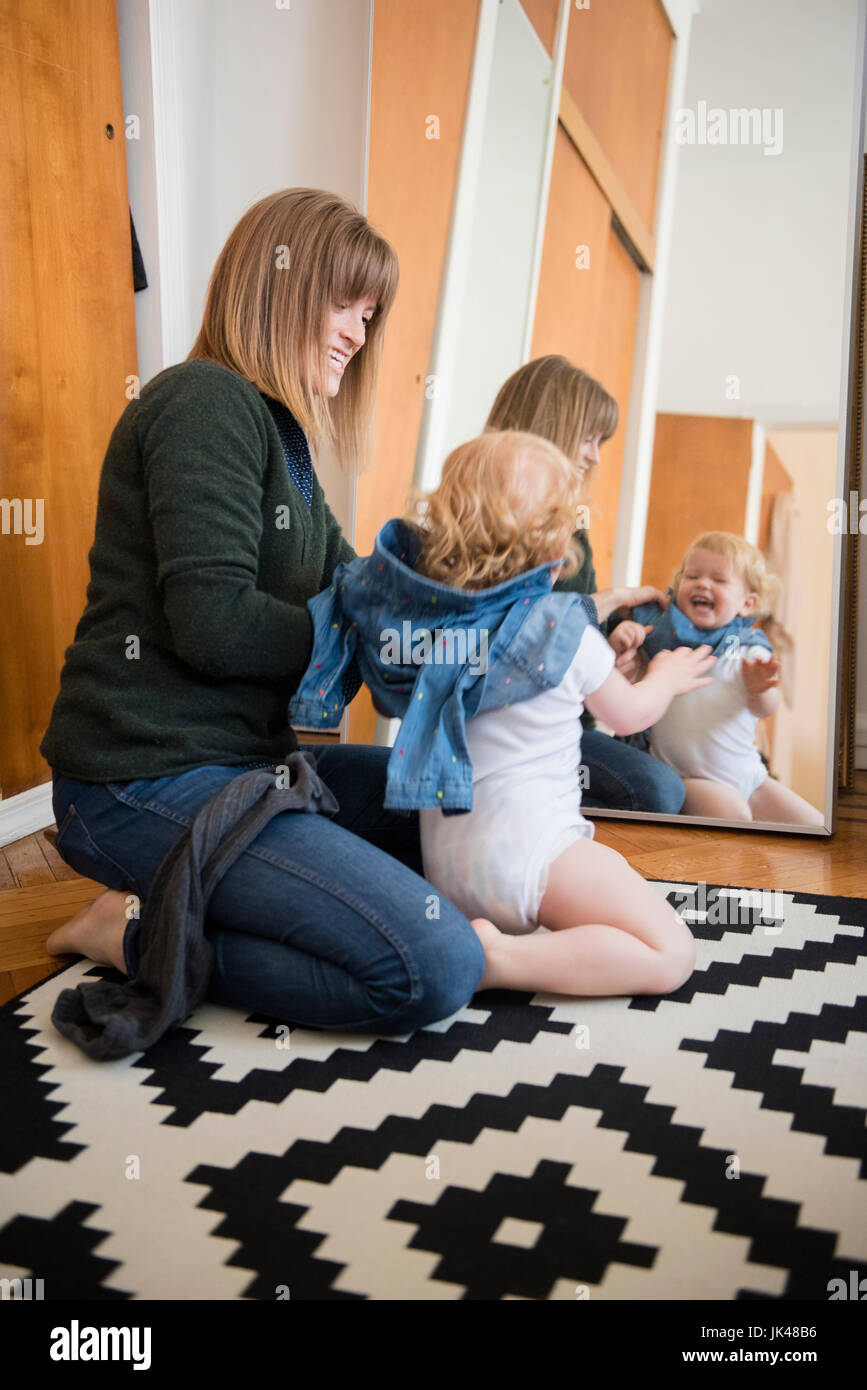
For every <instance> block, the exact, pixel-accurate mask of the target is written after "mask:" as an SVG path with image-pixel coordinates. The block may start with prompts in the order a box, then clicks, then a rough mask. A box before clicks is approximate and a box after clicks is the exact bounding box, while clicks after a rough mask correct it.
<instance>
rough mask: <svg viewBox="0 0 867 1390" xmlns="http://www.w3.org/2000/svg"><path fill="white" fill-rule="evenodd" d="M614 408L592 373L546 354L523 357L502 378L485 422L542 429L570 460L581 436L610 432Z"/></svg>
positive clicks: (583, 438)
mask: <svg viewBox="0 0 867 1390" xmlns="http://www.w3.org/2000/svg"><path fill="white" fill-rule="evenodd" d="M619 414H620V412H619V410H618V407H617V402H616V400H615V399H614V397H613V396H609V394H608V392H607V391H606V390H605V389H604V387H602V386H600V384H599V382H598V381H596V380H595V378H594V377H592V376H589V375H588V374H587V372H582V371H581V368H580V367H573V365H572V363H571V362H570V361H569V360H568V359H567V358H565V357H560V356H557V355H550V356H547V357H536V358H534V359H533V361H532V362H527V363H525V364H524V366H523V367H519V368H518V370H517V371H516V372H513V373H512V375H511V376H510V377H509V378H508V379H507V380H506V381H504V382H503V385H502V386H501V387H500V389H499V391H498V393H497V398H496V400H495V401H494V404H493V405H492V407H491V413H490V415H489V416H488V419H487V423H486V425H485V428H486V429H492V430H527V431H529V433H530V434H541V435H542V436H543V438H545V439H550V441H551V443H552V444H556V445H557V448H558V449H561V450H562V451H563V453H564V454H565V455H566V457H567V458H569V459H572V460H573V461H574V460H577V458H578V451H579V449H580V448H581V445H582V444H583V443H584V442H585V441H586V440H588V439H593V438H594V436H595V435H597V434H598V435H601V436H602V439H603V440H605V439H610V438H611V436H612V434H613V433H614V431H615V430H616V429H617V422H618V419H619ZM591 472H592V469H591ZM588 481H589V479H588Z"/></svg>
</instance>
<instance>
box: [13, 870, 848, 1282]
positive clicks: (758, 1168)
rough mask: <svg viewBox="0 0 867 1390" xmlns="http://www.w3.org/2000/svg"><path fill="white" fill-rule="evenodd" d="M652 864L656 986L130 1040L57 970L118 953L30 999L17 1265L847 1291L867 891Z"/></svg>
mask: <svg viewBox="0 0 867 1390" xmlns="http://www.w3.org/2000/svg"><path fill="white" fill-rule="evenodd" d="M656 886H657V888H658V889H659V891H660V892H663V893H666V894H667V895H668V896H669V899H670V901H672V902H673V903H674V905H675V906H677V907H679V909H680V910H681V911H682V913H683V914H684V916H685V917H686V919H687V920H688V921H689V922H690V925H691V926H692V929H693V931H694V933H695V935H696V937H697V939H698V943H699V950H698V962H697V967H696V970H695V973H694V975H693V976H692V978H691V979H690V980H689V981H688V983H687V984H686V985H684V986H683V988H682V989H680V990H678V991H677V993H676V994H673V995H669V996H666V997H664V998H656V997H646V996H645V997H637V998H634V999H628V998H617V999H570V998H566V997H564V996H560V995H543V994H536V995H529V994H518V993H510V992H498V993H491V992H485V993H482V994H479V995H476V997H475V998H474V999H473V1000H472V1002H471V1004H470V1005H469V1006H468V1007H467V1008H465V1009H462V1010H461V1011H460V1013H458V1014H455V1015H454V1016H453V1017H451V1018H449V1019H446V1020H444V1021H443V1022H441V1023H439V1024H436V1025H435V1026H433V1027H429V1028H425V1029H423V1030H421V1031H419V1032H416V1033H414V1034H413V1035H412V1036H410V1037H407V1038H403V1039H399V1040H398V1039H382V1038H376V1037H372V1036H360V1035H357V1036H352V1035H347V1034H343V1033H340V1034H337V1033H322V1032H315V1031H310V1030H306V1029H304V1028H292V1029H288V1028H287V1027H286V1026H285V1025H280V1024H277V1023H275V1022H273V1021H272V1020H269V1019H266V1018H264V1017H260V1016H258V1015H249V1016H247V1017H245V1016H244V1015H243V1013H242V1012H240V1011H237V1010H233V1009H229V1008H224V1007H220V1006H216V1005H210V1004H208V1005H205V1006H203V1007H202V1008H200V1009H199V1010H198V1011H197V1012H196V1014H195V1015H194V1016H193V1017H192V1018H191V1019H190V1020H188V1022H187V1024H186V1025H185V1026H184V1027H183V1028H181V1029H179V1030H177V1031H176V1032H174V1033H172V1034H170V1035H168V1036H167V1037H165V1038H164V1039H163V1040H162V1041H161V1042H160V1043H159V1044H158V1045H157V1046H155V1047H154V1048H153V1049H151V1050H150V1051H149V1052H147V1053H144V1054H141V1053H138V1054H136V1055H135V1056H133V1057H131V1058H126V1059H123V1060H121V1061H118V1062H112V1063H95V1062H91V1061H89V1060H88V1059H87V1058H86V1057H85V1056H84V1055H83V1054H82V1053H80V1052H79V1051H78V1049H77V1048H76V1047H75V1046H74V1045H73V1044H72V1043H70V1042H68V1041H67V1040H66V1039H65V1038H63V1037H61V1036H60V1035H59V1034H58V1033H57V1032H56V1031H55V1029H54V1028H53V1027H52V1025H51V1022H50V1013H51V1008H52V1006H53V1003H54V1000H55V999H56V997H57V994H58V992H59V990H60V989H61V988H62V987H64V986H67V985H70V984H74V983H76V982H77V981H78V980H80V979H81V978H83V977H84V976H85V975H86V974H91V975H98V974H104V973H111V972H108V971H105V970H103V969H102V968H101V967H93V966H90V967H88V965H87V963H86V962H79V963H77V964H75V965H73V966H71V967H69V968H68V969H66V970H65V971H64V972H62V973H60V974H58V975H55V976H53V977H52V978H51V979H50V980H48V981H44V982H43V983H41V984H40V985H38V986H37V987H35V988H34V989H31V990H30V991H29V992H28V993H26V994H25V995H23V996H22V997H20V998H18V999H14V1000H12V1001H10V1002H9V1003H8V1004H6V1005H4V1006H3V1008H2V1009H0V1055H2V1059H3V1064H2V1080H0V1091H2V1096H0V1116H2V1132H0V1277H5V1278H8V1279H12V1278H22V1279H23V1278H27V1277H30V1278H33V1279H38V1278H41V1279H43V1280H44V1286H43V1287H44V1298H45V1299H46V1300H48V1299H81V1298H84V1299H106V1300H107V1299H231V1300H235V1299H268V1300H273V1299H279V1298H287V1297H289V1298H292V1299H365V1298H366V1299H388V1300H434V1299H447V1300H460V1299H495V1300H499V1299H534V1300H535V1299H546V1300H547V1299H569V1300H573V1299H575V1298H586V1297H589V1298H592V1299H606V1300H607V1299H612V1300H613V1299H636V1300H686V1299H721V1300H756V1299H778V1300H780V1299H783V1300H785V1299H812V1300H822V1301H827V1300H828V1299H829V1297H830V1294H829V1285H830V1281H832V1280H835V1279H839V1280H842V1281H844V1282H845V1284H846V1286H847V1287H852V1286H853V1282H854V1281H853V1271H854V1272H855V1273H856V1274H857V1279H858V1280H860V1279H862V1278H864V1277H865V1275H867V1263H865V1261H867V1201H865V1194H867V1184H865V1176H867V1174H865V1151H867V1132H865V1104H867V1007H865V997H867V970H865V964H867V963H865V942H864V936H865V932H864V928H865V924H867V905H865V903H864V902H862V901H861V900H859V899H851V898H829V897H822V898H817V897H813V896H809V895H807V894H803V893H795V894H791V893H785V894H783V893H779V894H767V895H763V896H762V898H759V895H752V896H751V895H749V894H748V893H746V890H740V889H722V890H718V889H716V888H710V889H708V890H707V891H706V892H704V891H702V890H701V889H699V890H697V889H696V886H695V885H688V884H672V883H666V884H663V883H659V884H657V885H656ZM831 1287H838V1286H831ZM864 1287H865V1288H867V1285H865V1286H864Z"/></svg>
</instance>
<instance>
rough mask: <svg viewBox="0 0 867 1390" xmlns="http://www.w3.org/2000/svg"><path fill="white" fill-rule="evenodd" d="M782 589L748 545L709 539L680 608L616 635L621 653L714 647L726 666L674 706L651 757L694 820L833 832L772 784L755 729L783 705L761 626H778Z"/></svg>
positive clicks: (710, 535)
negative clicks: (675, 781)
mask: <svg viewBox="0 0 867 1390" xmlns="http://www.w3.org/2000/svg"><path fill="white" fill-rule="evenodd" d="M779 592H780V581H779V580H778V579H777V578H776V576H774V575H771V574H768V572H767V570H766V568H765V562H764V558H763V556H762V554H761V551H759V550H757V549H756V547H755V546H754V545H750V543H749V541H746V540H744V539H743V537H742V536H735V535H732V534H731V533H729V532H728V531H709V532H706V533H705V534H704V535H702V536H699V537H698V539H697V540H696V541H694V542H693V544H692V545H691V546H690V548H689V551H688V553H687V555H686V557H685V558H684V561H683V564H682V565H681V567H680V569H679V570H678V571H677V573H676V575H675V576H674V579H673V581H672V587H671V590H670V593H671V595H672V599H671V603H670V604H669V606H668V608H666V609H664V610H663V609H662V608H661V607H660V606H659V605H658V604H655V603H648V604H642V605H640V606H637V607H636V608H634V609H633V614H632V620H631V621H627V622H622V623H620V624H619V625H618V626H617V627H615V628H614V629H613V631H612V632H611V635H610V640H611V644H612V646H613V647H614V648H615V650H616V651H618V652H625V651H630V650H635V651H639V650H640V651H641V652H642V653H643V652H647V653H648V655H652V654H653V653H654V652H659V651H664V650H671V649H673V648H674V647H675V646H683V645H688V646H691V647H697V646H698V645H699V644H702V645H704V644H710V647H711V649H712V651H713V654H714V655H715V656H716V657H717V663H716V667H715V668H714V672H713V679H712V680H711V681H710V683H709V684H708V685H707V687H706V688H704V689H701V690H697V689H696V690H692V691H687V692H685V693H683V694H681V695H679V696H678V698H677V699H676V700H674V701H672V703H671V705H670V706H669V708H668V709H667V710H666V711H665V713H664V714H662V716H661V717H660V718H659V719H657V720H656V721H655V722H654V725H653V727H652V729H651V730H650V751H651V753H652V754H653V755H654V757H657V758H660V759H661V760H662V762H664V763H667V764H668V765H669V767H673V768H674V770H675V771H676V772H678V773H679V774H680V776H681V777H682V778H683V781H684V786H685V787H686V800H685V801H684V805H683V812H684V813H685V814H686V815H697V816H724V817H726V818H727V819H731V820H762V821H773V822H777V823H781V824H790V825H791V824H797V825H824V817H823V816H822V815H821V813H820V812H819V811H817V810H816V808H815V807H814V806H811V805H810V804H809V802H807V801H805V800H804V799H803V797H800V796H798V795H796V793H795V792H793V791H791V790H790V789H789V788H788V787H784V786H783V785H782V784H781V783H780V782H778V781H777V780H776V779H775V778H772V777H769V776H768V771H767V768H766V767H765V764H764V763H763V762H762V760H761V758H760V757H759V753H758V749H757V748H756V745H755V733H756V724H757V722H758V720H760V719H766V718H768V716H769V715H771V714H773V713H774V711H775V710H776V708H777V706H778V704H779V698H780V697H779V670H780V664H779V661H778V660H777V659H776V657H775V656H774V652H773V648H772V646H771V644H770V642H769V641H768V639H767V637H766V636H765V634H764V632H762V631H761V630H760V629H758V628H755V627H753V623H755V622H756V621H758V620H760V619H765V620H768V619H771V618H772V616H773V609H774V606H775V604H776V602H777V599H778V597H779Z"/></svg>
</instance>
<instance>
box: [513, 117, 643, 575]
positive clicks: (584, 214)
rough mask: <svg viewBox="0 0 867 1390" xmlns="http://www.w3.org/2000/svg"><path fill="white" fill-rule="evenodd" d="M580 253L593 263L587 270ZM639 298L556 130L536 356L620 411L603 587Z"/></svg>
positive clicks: (595, 508)
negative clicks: (559, 358)
mask: <svg viewBox="0 0 867 1390" xmlns="http://www.w3.org/2000/svg"><path fill="white" fill-rule="evenodd" d="M579 247H586V248H587V255H588V258H589V263H588V264H586V265H584V266H583V268H579V264H578V262H579V260H582V259H583V257H582V258H579V257H578V255H577V251H578V248H579ZM640 292H641V272H640V271H639V270H638V268H637V266H636V265H635V263H634V262H633V260H632V259H631V257H630V256H629V254H628V253H627V251H626V250H625V249H624V247H623V245H622V243H621V241H620V239H619V237H618V236H617V234H616V233H615V232H614V230H613V228H612V225H611V208H610V206H609V204H608V202H607V201H606V199H605V198H604V197H603V195H602V193H601V192H600V190H599V187H598V185H597V184H596V182H595V180H594V179H593V178H592V177H591V175H590V172H589V170H588V169H587V166H586V164H585V163H584V161H583V160H582V158H581V156H580V155H579V154H578V152H577V150H576V149H575V146H574V145H573V144H572V142H571V140H570V139H569V138H568V136H567V135H566V133H565V131H563V129H562V128H558V130H557V135H556V140H555V145H554V163H553V167H552V172H551V190H550V194H549V199H548V213H547V217H546V222H545V239H544V244H543V250H542V267H541V273H540V277H539V295H538V299H537V303H536V317H535V321H534V325H533V342H532V348H531V356H532V357H541V356H543V355H545V354H547V353H562V354H563V356H564V357H568V358H569V360H570V361H571V362H574V364H575V366H576V367H581V368H582V369H583V370H584V371H586V372H589V373H590V375H591V376H594V377H596V378H597V379H598V380H600V381H601V383H602V385H603V386H604V387H605V389H606V390H607V391H609V392H610V393H611V395H613V396H614V397H615V399H616V400H617V402H618V404H619V405H620V411H621V418H620V424H619V426H618V429H617V432H616V433H615V435H614V436H613V438H612V439H611V440H609V441H608V443H607V444H605V445H603V449H602V457H601V462H600V465H599V468H598V469H597V472H596V478H595V480H594V482H593V490H592V495H591V497H590V540H591V544H592V546H593V557H594V563H595V568H596V574H597V579H598V582H599V585H600V587H602V588H605V587H607V586H608V584H609V583H610V580H611V562H612V557H613V553H614V536H615V531H616V524H617V505H618V499H619V493H620V479H621V473H622V468H623V447H624V442H625V438H626V413H627V409H628V405H629V392H630V386H631V381H632V364H633V356H634V352H635V334H636V328H637V323H638V300H639V295H640Z"/></svg>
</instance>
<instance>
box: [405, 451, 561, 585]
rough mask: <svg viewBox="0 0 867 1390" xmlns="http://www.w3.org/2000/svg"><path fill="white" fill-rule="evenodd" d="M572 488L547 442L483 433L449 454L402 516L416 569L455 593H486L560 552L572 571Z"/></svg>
mask: <svg viewBox="0 0 867 1390" xmlns="http://www.w3.org/2000/svg"><path fill="white" fill-rule="evenodd" d="M528 474H529V477H528ZM537 479H538V480H539V482H540V483H541V485H542V487H541V489H540V492H539V495H534V494H535V493H536V489H535V488H534V487H533V482H534V481H535V480H537ZM580 488H581V483H580V479H579V478H578V477H577V475H576V473H575V470H574V468H573V467H572V464H571V462H570V460H569V459H568V458H567V457H566V455H565V454H564V453H563V452H562V450H560V449H558V448H557V446H556V445H555V444H551V443H550V442H549V441H548V440H546V439H541V438H540V437H539V436H538V435H535V434H530V433H528V432H527V431H522V430H485V431H484V432H483V433H482V434H481V435H479V436H478V438H476V439H471V440H469V442H468V443H466V444H461V445H459V447H458V448H457V449H453V450H452V452H451V453H450V454H449V456H448V458H447V459H446V461H445V463H444V464H443V471H442V477H441V479H440V482H439V485H438V486H437V487H436V488H435V489H434V490H433V491H432V492H429V493H421V494H419V493H416V494H415V495H414V498H413V500H412V503H411V505H410V509H409V511H408V513H407V515H406V517H405V518H404V519H405V520H406V521H408V522H409V524H410V525H413V526H415V527H416V529H417V531H418V533H419V536H420V542H421V545H420V551H419V557H418V561H417V564H416V568H417V569H418V570H419V572H420V573H422V574H425V575H427V576H428V578H430V579H436V580H439V581H440V582H442V583H445V584H451V585H452V586H453V587H455V588H458V589H485V588H490V587H492V586H493V585H495V584H501V583H503V582H504V581H505V580H507V579H511V578H512V577H513V576H514V575H516V574H521V573H522V572H523V571H525V570H530V569H535V568H536V566H537V565H541V564H544V563H545V562H546V561H548V560H552V559H555V558H559V556H561V555H563V556H565V560H564V562H563V572H564V574H572V573H574V572H575V570H576V569H577V568H578V565H579V562H580V559H581V558H582V557H581V555H580V553H579V547H578V546H577V545H576V544H575V543H574V542H573V541H572V538H571V537H572V532H573V531H574V530H575V515H576V512H577V509H578V504H579V499H580ZM419 514H421V517H420V518H419Z"/></svg>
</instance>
